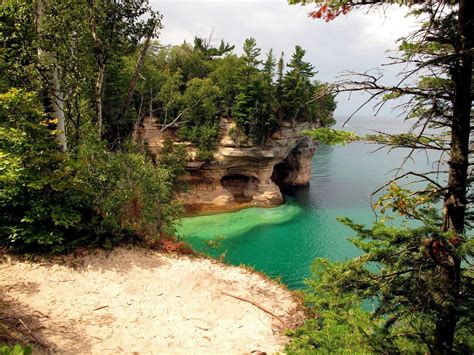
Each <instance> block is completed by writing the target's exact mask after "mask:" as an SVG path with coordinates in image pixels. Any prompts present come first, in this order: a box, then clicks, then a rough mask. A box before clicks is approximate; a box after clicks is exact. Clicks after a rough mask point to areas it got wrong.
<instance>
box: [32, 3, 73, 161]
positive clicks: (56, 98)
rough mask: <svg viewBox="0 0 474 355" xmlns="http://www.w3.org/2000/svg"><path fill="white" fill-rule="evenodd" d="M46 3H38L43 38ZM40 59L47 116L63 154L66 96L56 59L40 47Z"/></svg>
mask: <svg viewBox="0 0 474 355" xmlns="http://www.w3.org/2000/svg"><path fill="white" fill-rule="evenodd" d="M45 7H46V3H45V0H37V1H36V14H35V17H36V18H35V21H36V32H37V33H38V35H39V36H41V32H42V27H43V22H44V12H45ZM38 58H39V62H40V64H41V66H42V68H43V69H46V72H45V83H44V86H45V88H46V90H45V97H44V100H43V102H44V105H45V111H46V113H47V115H48V116H49V117H50V118H52V119H54V120H56V130H57V132H58V134H57V136H56V140H57V142H58V146H59V149H60V150H61V151H62V152H66V151H67V139H66V124H65V118H64V96H63V93H62V91H61V84H60V81H59V72H58V64H57V61H56V58H55V57H54V55H53V54H52V53H51V52H48V51H45V50H43V49H42V48H40V47H38Z"/></svg>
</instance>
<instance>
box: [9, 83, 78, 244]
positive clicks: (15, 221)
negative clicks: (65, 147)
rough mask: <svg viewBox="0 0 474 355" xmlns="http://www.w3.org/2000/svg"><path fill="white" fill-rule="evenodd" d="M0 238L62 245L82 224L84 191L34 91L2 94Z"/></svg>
mask: <svg viewBox="0 0 474 355" xmlns="http://www.w3.org/2000/svg"><path fill="white" fill-rule="evenodd" d="M0 124H1V126H0V243H1V244H3V245H8V246H10V247H13V248H20V249H23V248H26V249H31V248H34V249H40V250H53V251H61V250H63V248H64V246H65V245H66V244H67V243H69V242H70V239H71V238H73V234H74V233H71V231H73V230H74V228H78V227H80V225H81V223H82V217H81V216H82V214H83V213H84V210H85V209H87V196H86V195H84V193H82V192H81V191H80V189H78V188H77V186H76V184H75V183H74V179H75V177H74V170H73V169H72V168H71V166H70V165H69V164H68V163H67V161H66V157H65V155H64V154H62V153H60V152H59V150H58V149H57V147H56V143H55V135H56V133H57V132H55V131H54V130H52V129H50V125H53V124H54V122H48V121H47V120H46V119H45V116H44V114H43V111H42V107H41V106H40V105H39V102H38V99H37V97H36V96H35V95H34V94H32V93H26V92H24V91H21V90H18V89H11V90H9V91H8V92H7V93H4V94H0Z"/></svg>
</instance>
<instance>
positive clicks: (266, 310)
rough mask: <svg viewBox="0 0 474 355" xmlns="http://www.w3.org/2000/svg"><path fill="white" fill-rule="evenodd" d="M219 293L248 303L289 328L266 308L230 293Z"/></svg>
mask: <svg viewBox="0 0 474 355" xmlns="http://www.w3.org/2000/svg"><path fill="white" fill-rule="evenodd" d="M221 293H222V294H223V295H226V296H229V297H232V298H235V299H237V300H239V301H242V302H247V303H250V304H251V305H253V306H255V307H257V308H258V309H260V310H262V311H264V312H265V313H267V314H269V315H271V316H272V317H274V318H275V319H277V320H279V321H280V322H281V324H283V325H284V326H285V327H286V328H290V327H289V326H288V325H287V324H286V322H285V321H284V320H283V319H281V318H280V317H278V316H277V315H276V314H275V313H272V312H270V311H269V310H268V309H266V308H264V307H262V306H260V305H258V304H256V303H255V302H253V301H250V300H248V299H245V298H242V297H239V296H235V295H231V294H230V293H227V292H223V291H221Z"/></svg>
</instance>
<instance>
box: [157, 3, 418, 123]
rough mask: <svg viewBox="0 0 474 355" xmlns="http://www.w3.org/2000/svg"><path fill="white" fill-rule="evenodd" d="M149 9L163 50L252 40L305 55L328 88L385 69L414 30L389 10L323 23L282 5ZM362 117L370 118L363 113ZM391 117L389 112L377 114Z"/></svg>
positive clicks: (344, 103) (345, 109)
mask: <svg viewBox="0 0 474 355" xmlns="http://www.w3.org/2000/svg"><path fill="white" fill-rule="evenodd" d="M151 3H152V6H153V7H154V8H155V9H156V10H158V11H160V12H161V13H162V14H163V24H164V29H163V30H162V33H161V36H160V41H161V42H162V43H163V44H180V43H182V42H183V41H184V40H186V41H188V42H192V40H193V38H194V36H195V35H198V36H201V37H206V38H207V37H209V35H210V34H211V33H213V35H212V39H213V40H214V41H215V43H216V44H218V43H219V41H220V39H221V38H223V39H224V40H225V41H226V42H229V43H231V44H235V45H236V52H237V53H240V52H241V47H242V43H243V41H244V40H245V39H246V38H248V37H254V38H256V40H257V43H258V45H259V47H260V48H262V52H263V53H264V52H266V51H268V49H270V48H273V49H274V51H275V53H280V52H282V51H283V52H284V53H285V56H286V59H288V58H289V57H290V56H291V53H292V52H293V50H294V47H295V45H300V46H302V47H303V48H304V49H306V51H307V53H306V59H307V60H308V61H309V62H311V63H312V64H313V65H314V66H315V67H316V69H317V70H318V71H319V73H318V75H317V79H318V80H321V81H327V82H333V81H334V80H336V77H337V76H338V75H339V74H340V73H341V72H343V71H345V70H353V71H366V70H369V69H372V68H376V67H380V66H381V64H383V63H387V61H388V60H387V59H386V57H387V53H386V51H387V50H394V49H395V48H396V45H395V41H396V40H397V39H398V38H400V37H401V36H403V35H406V34H407V33H408V32H410V30H411V29H413V20H412V19H411V18H406V17H405V13H406V8H400V7H398V6H392V7H389V8H388V9H387V10H386V11H385V13H381V12H373V13H370V14H367V13H366V12H365V11H361V10H359V11H356V12H353V13H350V14H349V15H348V16H340V17H339V18H337V19H336V20H334V21H332V22H329V23H326V22H325V21H322V20H313V19H310V18H308V16H307V13H308V12H309V11H310V10H311V9H312V6H311V5H309V6H305V7H303V6H290V5H288V4H287V1H286V0H253V1H251V0H241V1H229V0H214V1H189V0H152V1H151ZM384 70H385V71H386V78H387V79H386V80H388V81H393V80H395V78H394V74H395V71H396V70H395V68H393V69H387V67H385V68H384ZM337 101H338V108H337V111H336V114H337V115H339V116H341V115H347V114H350V113H351V112H352V111H353V110H354V109H355V108H356V107H357V106H358V105H359V104H360V103H361V102H363V98H362V97H360V96H359V95H353V96H352V98H351V100H350V101H348V97H347V96H346V97H342V96H341V97H338V99H337ZM361 113H362V114H366V115H369V114H372V110H371V109H370V108H369V107H367V108H366V109H364V110H363V111H361ZM382 114H383V115H385V116H390V115H392V114H391V110H390V109H385V110H384V111H383V112H382Z"/></svg>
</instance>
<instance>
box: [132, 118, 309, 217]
mask: <svg viewBox="0 0 474 355" xmlns="http://www.w3.org/2000/svg"><path fill="white" fill-rule="evenodd" d="M234 125H235V124H234V122H233V121H232V120H230V119H222V120H221V123H220V136H219V146H218V149H217V150H216V152H215V153H214V159H213V160H212V161H209V162H203V161H196V160H191V161H189V162H188V164H187V167H186V170H187V172H186V174H185V175H184V176H183V177H182V180H183V185H184V184H186V185H187V189H186V191H185V192H182V193H181V196H180V197H181V198H182V199H183V200H184V203H185V205H186V207H187V210H188V212H209V211H216V212H217V211H228V210H235V209H239V208H243V207H250V206H263V207H272V206H277V205H279V204H281V203H283V196H282V193H281V190H280V188H282V187H287V186H298V185H306V184H308V182H309V179H310V176H311V159H312V156H313V154H314V152H315V149H316V145H315V143H314V142H313V141H312V140H311V139H310V138H309V137H306V136H302V135H301V131H302V130H304V129H311V128H315V125H314V124H309V123H294V124H292V123H290V122H283V123H282V124H281V126H280V128H279V129H278V131H276V132H275V133H274V134H273V135H272V136H271V137H270V139H268V140H267V142H266V143H265V144H263V145H260V146H253V145H248V144H242V143H239V142H236V140H234V139H233V138H231V135H230V133H231V132H232V131H235V130H234V129H233V127H234ZM138 134H139V136H140V137H141V138H142V139H144V140H145V141H146V142H147V144H148V146H149V148H150V150H151V152H152V153H153V154H159V150H160V148H161V146H162V143H163V141H164V140H165V139H166V138H167V137H170V138H172V139H176V138H175V134H174V130H173V128H168V129H167V130H166V131H164V132H161V129H160V127H159V126H157V125H155V124H154V123H153V122H151V121H150V120H148V121H146V122H145V124H144V126H143V127H142V128H141V129H140V130H139V132H138ZM182 143H184V144H187V145H188V146H189V151H190V152H191V156H192V157H193V156H195V154H194V153H195V148H194V147H193V146H192V145H191V144H190V143H186V142H182Z"/></svg>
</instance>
